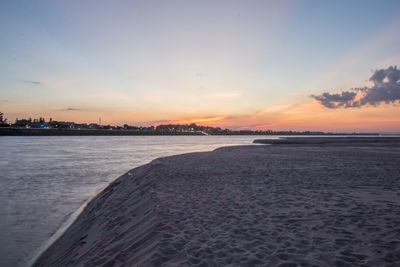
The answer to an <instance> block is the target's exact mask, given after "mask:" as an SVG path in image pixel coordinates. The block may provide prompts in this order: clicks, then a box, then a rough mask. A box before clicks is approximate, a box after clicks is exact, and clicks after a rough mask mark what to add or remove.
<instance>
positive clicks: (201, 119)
mask: <svg viewBox="0 0 400 267" xmlns="http://www.w3.org/2000/svg"><path fill="white" fill-rule="evenodd" d="M226 117H227V116H225V115H223V116H215V117H207V118H194V119H187V120H174V121H170V123H172V124H191V123H206V122H214V121H221V120H224V119H225V118H226Z"/></svg>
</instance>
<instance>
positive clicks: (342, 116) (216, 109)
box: [0, 0, 400, 133]
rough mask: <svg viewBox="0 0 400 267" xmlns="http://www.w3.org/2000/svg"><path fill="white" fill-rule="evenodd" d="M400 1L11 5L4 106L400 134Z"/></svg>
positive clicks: (0, 25) (4, 50)
mask: <svg viewBox="0 0 400 267" xmlns="http://www.w3.org/2000/svg"><path fill="white" fill-rule="evenodd" d="M398 10H400V2H399V1H331V2H327V1H311V0H310V1H256V0H254V1H235V0H233V1H228V0H221V1H183V0H182V1H168V0H167V1H153V0H149V1H92V0H88V1H75V0H74V1H64V2H60V1H40V0H39V1H2V2H1V3H0V30H1V32H2V35H3V38H2V42H0V49H1V60H0V111H1V112H3V113H4V115H5V117H6V118H8V120H9V121H10V122H13V121H14V120H15V119H16V118H24V117H25V118H27V117H29V116H31V117H44V118H46V120H48V119H49V118H50V117H52V118H53V119H54V118H57V119H58V120H63V121H74V122H77V123H91V122H93V123H97V122H98V121H99V118H100V117H101V120H102V123H103V124H111V125H116V124H117V125H123V124H129V125H143V126H150V125H158V124H168V123H172V124H187V123H189V124H190V123H196V124H200V125H208V126H218V127H223V128H229V129H235V130H244V129H252V130H267V129H271V130H296V131H304V130H310V131H333V132H343V131H344V132H383V133H384V132H388V133H389V132H393V133H400V106H399V100H400V83H399V78H400V72H399V69H398V68H396V66H400V17H399V16H398Z"/></svg>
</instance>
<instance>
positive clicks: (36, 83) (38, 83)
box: [22, 80, 43, 85]
mask: <svg viewBox="0 0 400 267" xmlns="http://www.w3.org/2000/svg"><path fill="white" fill-rule="evenodd" d="M22 82H24V83H29V84H34V85H43V83H41V82H39V81H30V80H22Z"/></svg>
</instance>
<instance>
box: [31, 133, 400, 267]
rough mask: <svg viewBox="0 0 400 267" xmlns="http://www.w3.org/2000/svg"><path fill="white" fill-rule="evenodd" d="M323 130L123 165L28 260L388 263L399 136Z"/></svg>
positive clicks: (398, 222)
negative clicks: (329, 134) (322, 134)
mask: <svg viewBox="0 0 400 267" xmlns="http://www.w3.org/2000/svg"><path fill="white" fill-rule="evenodd" d="M326 139H330V141H323V142H317V141H316V140H317V139H313V140H311V139H310V141H304V139H302V141H295V140H289V141H286V143H284V142H281V143H280V144H278V143H279V142H278V143H275V144H274V145H258V146H235V147H224V148H220V149H217V150H215V151H212V152H201V153H191V154H183V155H178V156H172V157H166V158H159V159H156V160H154V161H152V162H151V163H149V164H147V165H144V166H141V167H139V168H135V169H133V170H131V171H129V172H128V173H126V174H124V175H123V176H121V177H120V178H118V179H117V180H116V181H114V182H113V183H112V184H110V186H108V187H107V188H106V189H105V190H104V191H103V192H101V193H100V194H99V195H97V196H96V197H95V198H94V199H93V200H92V201H91V202H90V203H89V204H88V205H87V207H86V208H85V209H84V211H83V212H82V213H81V215H80V216H79V217H78V218H77V220H76V221H75V222H74V223H73V224H72V226H71V227H70V228H69V229H68V230H67V231H66V232H65V233H64V234H63V235H62V236H61V238H60V239H58V240H57V241H56V242H55V243H54V244H53V245H52V246H50V248H49V249H47V250H46V251H45V252H44V253H43V254H42V255H41V257H40V258H39V260H38V261H37V262H36V263H35V266H65V265H70V266H102V265H104V266H179V265H180V266H188V265H191V266H192V265H199V266H200V265H201V266H224V265H231V266H257V265H260V266H297V265H298V266H399V265H400V180H399V179H400V139H399V138H391V139H389V140H386V139H385V138H382V139H380V140H378V141H377V140H375V139H376V138H375V139H374V140H368V139H364V140H359V139H360V138H356V139H353V140H348V139H343V138H342V139H341V140H334V139H333V138H326ZM336 139H338V138H336ZM268 142H269V141H268ZM268 142H265V143H268Z"/></svg>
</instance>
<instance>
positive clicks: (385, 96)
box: [311, 66, 400, 108]
mask: <svg viewBox="0 0 400 267" xmlns="http://www.w3.org/2000/svg"><path fill="white" fill-rule="evenodd" d="M399 80H400V70H399V69H397V66H394V67H392V66H390V67H388V68H387V69H379V70H375V71H374V73H373V74H372V76H371V77H370V79H369V81H371V82H372V83H373V86H371V87H363V88H351V89H349V90H347V91H342V92H340V93H334V94H331V93H329V92H325V93H323V94H321V95H311V97H312V98H314V99H315V100H317V101H318V102H320V103H321V104H322V105H323V106H325V107H327V108H341V107H343V108H354V107H361V106H365V105H372V106H377V105H379V104H381V103H386V104H395V103H398V102H399V101H400V82H399Z"/></svg>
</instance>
